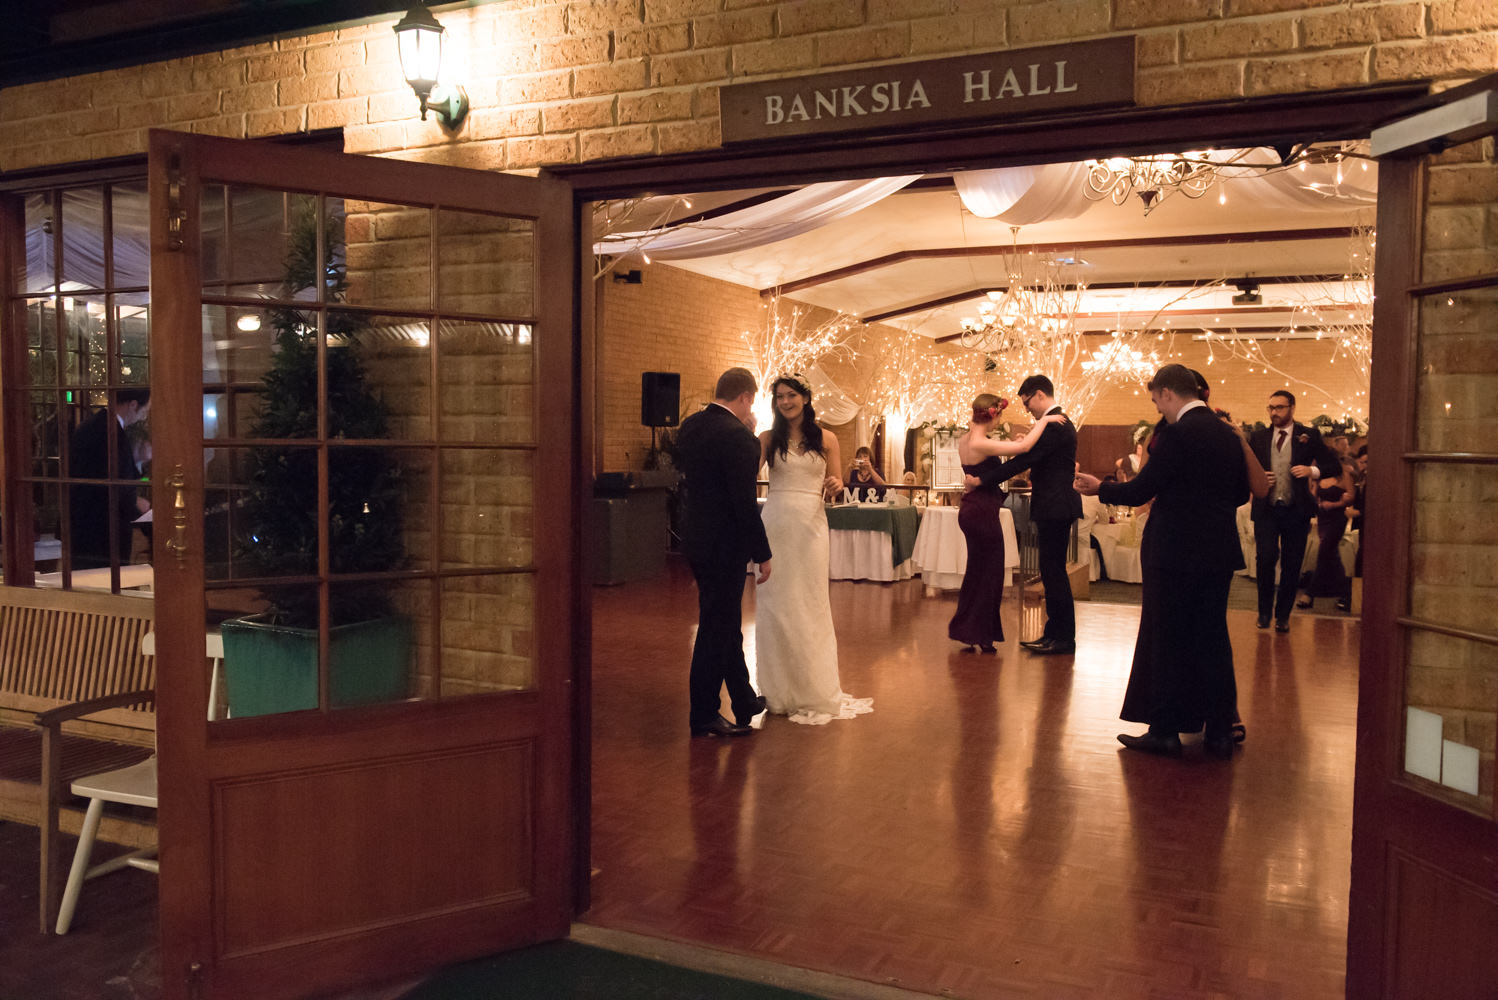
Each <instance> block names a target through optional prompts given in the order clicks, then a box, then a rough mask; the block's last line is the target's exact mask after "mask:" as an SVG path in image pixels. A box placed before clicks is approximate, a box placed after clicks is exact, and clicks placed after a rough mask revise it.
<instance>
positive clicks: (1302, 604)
mask: <svg viewBox="0 0 1498 1000" xmlns="http://www.w3.org/2000/svg"><path fill="white" fill-rule="evenodd" d="M1315 603H1316V602H1315V601H1313V600H1312V599H1311V598H1309V597H1302V598H1301V599H1300V600H1298V601H1296V602H1295V606H1296V607H1297V608H1309V607H1310V606H1311V605H1312V604H1315Z"/></svg>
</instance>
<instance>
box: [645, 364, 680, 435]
mask: <svg viewBox="0 0 1498 1000" xmlns="http://www.w3.org/2000/svg"><path fill="white" fill-rule="evenodd" d="M680 412H681V376H680V375H678V374H677V373H676V372H641V373H640V423H642V424H644V425H645V426H646V427H675V426H676V418H677V414H679V413H680Z"/></svg>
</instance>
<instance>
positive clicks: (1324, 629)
mask: <svg viewBox="0 0 1498 1000" xmlns="http://www.w3.org/2000/svg"><path fill="white" fill-rule="evenodd" d="M594 593H595V599H594V623H593V625H594V673H593V686H594V706H593V720H594V724H593V867H594V878H593V886H592V892H593V905H592V908H591V910H589V912H588V913H586V914H585V915H584V916H583V917H582V920H583V921H584V922H586V923H590V924H596V925H598V926H601V927H606V928H611V929H616V930H623V931H631V932H637V933H642V934H647V935H653V936H658V937H662V938H668V939H676V940H681V941H690V942H695V943H698V944H706V945H709V946H711V947H715V948H720V949H724V950H727V951H732V952H738V953H742V954H749V955H756V956H760V957H763V958H766V959H770V960H772V961H776V962H781V963H785V964H788V965H794V966H801V967H806V968H811V969H816V970H822V971H827V972H836V973H840V974H843V975H846V976H851V977H856V978H858V979H862V980H866V981H869V982H872V983H879V984H886V985H893V986H900V987H904V988H906V989H909V990H915V991H921V992H926V993H933V994H941V995H945V996H955V997H963V998H968V1000H979V998H1010V997H1038V998H1046V1000H1060V998H1089V1000H1091V998H1099V997H1106V998H1134V997H1139V998H1159V1000H1166V998H1193V1000H1194V998H1201V997H1244V998H1286V1000H1292V998H1293V1000H1317V998H1327V1000H1331V998H1340V997H1342V996H1343V978H1344V977H1343V962H1344V955H1345V942H1346V931H1347V890H1348V866H1349V859H1350V846H1351V816H1352V785H1353V755H1354V742H1355V741H1354V731H1355V718H1356V690H1357V658H1358V625H1357V622H1356V620H1353V619H1347V618H1330V617H1324V618H1318V617H1309V616H1303V615H1300V613H1299V612H1297V617H1296V618H1295V619H1293V621H1292V625H1293V631H1292V632H1291V633H1290V634H1289V635H1287V636H1277V635H1275V634H1274V633H1273V632H1272V631H1270V632H1260V631H1258V630H1256V629H1255V628H1254V614H1253V612H1251V611H1232V612H1229V628H1230V630H1231V633H1232V637H1233V644H1234V651H1235V654H1236V660H1237V672H1238V684H1239V707H1240V711H1241V712H1242V715H1243V719H1244V721H1245V723H1246V724H1247V726H1248V742H1247V743H1246V744H1245V746H1244V748H1243V749H1242V750H1241V751H1239V753H1238V754H1237V756H1236V757H1235V759H1234V760H1233V761H1231V762H1223V761H1216V760H1213V759H1211V758H1208V757H1205V756H1204V755H1202V754H1201V753H1200V747H1197V746H1192V745H1190V744H1189V743H1188V746H1187V747H1186V756H1185V759H1183V760H1166V759H1157V758H1151V757H1141V756H1138V755H1134V754H1131V753H1130V752H1128V751H1125V750H1123V749H1122V748H1121V747H1120V746H1119V744H1118V743H1117V742H1116V741H1115V738H1114V737H1115V734H1117V733H1119V732H1123V731H1127V732H1137V731H1139V730H1140V727H1138V726H1132V725H1126V724H1121V723H1120V722H1119V721H1118V718H1117V713H1118V706H1119V704H1120V701H1121V700H1122V696H1123V689H1124V684H1125V681H1126V678H1127V673H1128V666H1129V660H1130V656H1131V653H1132V647H1133V641H1134V633H1135V628H1136V626H1137V622H1138V608H1137V607H1128V606H1122V605H1104V604H1088V603H1085V602H1083V603H1080V604H1079V605H1078V611H1077V620H1078V636H1077V646H1078V652H1077V655H1076V657H1075V658H1074V659H1073V658H1071V657H1037V656H1032V655H1030V654H1026V653H1024V652H1023V651H1021V650H1020V649H1019V648H1018V646H1017V643H1016V640H1017V638H1018V636H1016V635H1015V634H1013V631H1012V630H1009V629H1008V623H1010V622H1013V621H1014V620H1015V619H1016V617H1017V615H1018V608H1017V606H1015V605H1013V604H1011V613H1010V615H1009V616H1008V617H1006V630H1007V631H1009V632H1010V634H1009V641H1008V643H1007V644H1005V645H1004V646H1003V647H1001V648H1000V650H999V652H998V654H997V655H994V656H983V655H980V654H977V653H964V652H960V651H959V649H958V647H956V646H955V644H953V643H951V642H949V641H948V640H947V638H946V622H947V619H948V618H949V617H950V615H951V613H952V610H953V607H954V605H955V599H954V598H953V597H951V596H947V597H934V598H928V597H925V596H923V594H922V590H921V587H920V584H919V581H909V582H905V583H900V584H883V585H881V584H871V583H849V582H835V583H833V584H832V607H833V616H834V619H835V621H836V625H837V635H838V640H839V647H840V660H841V664H842V679H843V689H844V690H845V691H847V692H848V693H850V694H853V695H858V696H872V697H873V698H874V713H873V714H872V715H867V716H862V717H860V718H857V719H852V720H847V721H837V722H833V723H831V724H830V725H828V726H825V727H806V726H798V725H793V724H791V723H789V722H787V721H786V720H785V719H784V718H777V717H769V718H768V719H767V721H766V722H765V725H764V728H763V730H762V731H760V732H758V733H756V734H755V735H753V736H750V737H746V738H737V739H730V740H715V739H696V740H693V739H689V737H688V734H687V692H686V675H687V664H688V660H689V656H690V649H691V643H692V634H693V629H694V626H695V591H694V590H693V587H692V584H691V580H690V576H689V574H687V573H686V572H685V570H684V568H683V567H681V566H679V565H675V564H673V565H672V566H671V567H670V569H669V571H668V573H667V574H666V575H665V576H663V577H661V578H659V579H657V580H654V581H650V582H645V583H635V584H627V585H624V586H619V587H613V588H599V589H596V590H595V592H594ZM752 607H753V597H752V587H751V594H750V596H749V597H748V598H747V599H746V619H752ZM752 635H753V633H752V629H750V628H746V637H747V638H748V639H749V642H748V643H747V645H748V646H749V647H750V648H751V649H752ZM725 710H726V708H725Z"/></svg>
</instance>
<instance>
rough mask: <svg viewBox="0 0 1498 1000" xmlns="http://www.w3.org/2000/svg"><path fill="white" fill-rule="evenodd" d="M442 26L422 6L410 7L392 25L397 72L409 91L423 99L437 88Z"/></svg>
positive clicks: (440, 61) (440, 63)
mask: <svg viewBox="0 0 1498 1000" xmlns="http://www.w3.org/2000/svg"><path fill="white" fill-rule="evenodd" d="M443 31H444V29H443V27H442V25H441V24H439V23H438V22H437V19H436V18H435V17H433V16H432V13H431V11H429V10H427V9H426V8H425V7H413V8H411V10H410V12H409V13H407V14H406V16H405V17H404V18H403V19H402V20H401V22H400V23H399V24H397V25H396V26H395V37H396V41H397V44H398V45H399V47H400V60H401V73H402V74H404V76H405V78H406V82H407V83H408V84H410V85H411V89H412V90H414V91H416V93H417V94H418V95H419V96H421V97H422V98H425V97H426V96H427V95H428V94H430V93H431V92H432V88H433V87H435V86H436V85H437V75H438V71H439V70H440V69H441V67H442V35H443Z"/></svg>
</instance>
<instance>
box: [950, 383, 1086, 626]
mask: <svg viewBox="0 0 1498 1000" xmlns="http://www.w3.org/2000/svg"><path fill="white" fill-rule="evenodd" d="M1055 394H1056V389H1055V387H1054V386H1053V385H1052V384H1051V380H1050V379H1048V378H1046V377H1045V376H1044V375H1031V376H1030V377H1029V378H1027V379H1025V380H1024V381H1023V382H1021V383H1020V387H1019V392H1018V393H1017V395H1018V396H1019V399H1020V402H1021V403H1024V404H1025V409H1026V410H1028V411H1030V416H1032V417H1034V418H1035V419H1036V420H1039V419H1040V418H1042V417H1044V416H1047V415H1049V414H1052V413H1061V407H1060V406H1059V405H1057V403H1056V399H1055ZM1076 468H1077V428H1076V427H1075V426H1074V425H1073V424H1072V423H1071V421H1069V420H1067V421H1063V422H1061V423H1055V424H1051V425H1050V426H1049V427H1047V428H1046V429H1045V430H1044V431H1043V432H1041V435H1040V440H1038V441H1036V442H1035V445H1034V447H1032V448H1031V449H1030V450H1029V451H1027V452H1025V453H1024V454H1023V455H1016V456H1015V457H1014V458H1011V459H1009V460H1008V461H1007V462H1004V463H1002V464H1000V465H998V466H996V467H993V468H988V469H985V470H984V471H983V474H982V476H981V479H975V478H974V477H972V476H968V477H966V479H967V488H968V489H972V488H973V487H975V486H977V485H978V484H979V483H980V482H981V484H982V485H984V486H992V485H993V484H994V483H1001V482H1003V481H1004V480H1006V479H1008V478H1009V477H1010V476H1014V475H1016V474H1018V473H1020V472H1023V471H1024V470H1026V469H1029V470H1030V520H1031V521H1033V522H1034V523H1035V543H1036V548H1037V549H1038V551H1037V553H1036V562H1037V563H1039V567H1040V582H1041V586H1042V587H1044V588H1045V616H1046V621H1045V630H1044V631H1043V632H1042V633H1041V635H1040V638H1038V639H1032V640H1030V641H1029V642H1022V643H1020V645H1021V646H1023V647H1024V648H1025V649H1027V650H1029V651H1030V652H1032V653H1056V654H1060V655H1063V656H1067V655H1070V654H1072V653H1075V652H1076V651H1077V612H1076V606H1075V605H1074V604H1073V603H1072V595H1071V580H1070V579H1069V578H1068V577H1067V575H1066V549H1067V546H1068V545H1069V543H1070V542H1071V526H1072V524H1074V523H1075V522H1076V520H1077V518H1079V517H1081V516H1082V498H1081V497H1080V496H1078V495H1077V491H1076V489H1075V488H1074V487H1073V485H1072V477H1073V476H1074V475H1075V474H1076Z"/></svg>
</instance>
